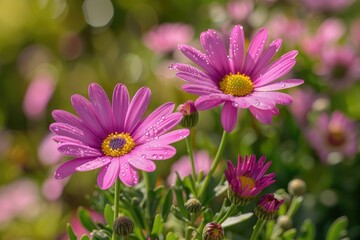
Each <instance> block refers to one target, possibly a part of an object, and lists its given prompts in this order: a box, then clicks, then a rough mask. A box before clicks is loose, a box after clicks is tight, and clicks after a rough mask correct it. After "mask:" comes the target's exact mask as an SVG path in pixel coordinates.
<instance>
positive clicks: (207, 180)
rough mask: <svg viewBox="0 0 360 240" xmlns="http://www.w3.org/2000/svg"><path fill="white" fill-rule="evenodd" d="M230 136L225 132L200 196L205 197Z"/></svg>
mask: <svg viewBox="0 0 360 240" xmlns="http://www.w3.org/2000/svg"><path fill="white" fill-rule="evenodd" d="M228 136H229V133H228V132H226V131H225V130H224V132H223V135H222V138H221V141H220V144H219V148H218V150H217V153H216V155H215V158H214V161H213V163H212V165H211V168H210V171H209V173H208V174H207V175H206V177H205V180H204V183H203V185H202V186H201V188H200V192H199V194H198V196H203V194H204V192H205V190H206V188H207V186H208V185H209V182H210V179H211V177H212V176H213V174H214V172H215V170H216V167H217V165H218V164H219V161H220V158H221V156H222V153H223V151H224V149H225V143H226V141H227V138H228Z"/></svg>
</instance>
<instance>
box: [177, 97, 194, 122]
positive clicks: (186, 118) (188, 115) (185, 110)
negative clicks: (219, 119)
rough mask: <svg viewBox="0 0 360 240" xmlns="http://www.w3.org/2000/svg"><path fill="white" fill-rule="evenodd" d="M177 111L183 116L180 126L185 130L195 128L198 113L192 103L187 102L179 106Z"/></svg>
mask: <svg viewBox="0 0 360 240" xmlns="http://www.w3.org/2000/svg"><path fill="white" fill-rule="evenodd" d="M177 110H178V111H179V112H180V113H181V114H182V115H183V118H182V120H181V122H180V125H181V126H183V127H186V128H192V127H195V126H196V124H197V122H198V121H199V113H198V111H197V109H196V107H195V104H194V102H193V101H191V100H189V101H187V102H185V103H184V104H180V105H179V107H178V108H177Z"/></svg>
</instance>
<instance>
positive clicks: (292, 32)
mask: <svg viewBox="0 0 360 240" xmlns="http://www.w3.org/2000/svg"><path fill="white" fill-rule="evenodd" d="M267 26H268V28H269V29H271V31H270V32H269V35H270V36H271V37H273V38H276V37H280V38H282V39H283V40H285V41H287V45H289V44H293V45H295V44H296V43H298V42H299V41H300V39H301V38H302V36H304V34H305V31H306V27H305V24H304V22H302V21H301V20H300V19H298V18H289V17H287V16H285V15H284V14H276V15H274V16H272V17H271V18H270V19H269V21H268V22H267Z"/></svg>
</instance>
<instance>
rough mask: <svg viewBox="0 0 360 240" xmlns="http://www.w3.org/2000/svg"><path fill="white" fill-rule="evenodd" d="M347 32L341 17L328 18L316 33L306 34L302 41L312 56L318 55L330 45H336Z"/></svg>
mask: <svg viewBox="0 0 360 240" xmlns="http://www.w3.org/2000/svg"><path fill="white" fill-rule="evenodd" d="M344 33H345V26H344V23H343V22H342V21H341V20H339V19H334V18H331V19H327V20H326V21H324V22H323V23H322V24H321V25H320V26H319V28H318V30H317V32H316V33H315V34H314V35H312V36H311V35H308V36H305V37H304V38H303V40H302V42H301V46H302V48H303V50H304V51H305V52H306V53H308V54H309V55H311V56H315V57H318V56H319V55H320V54H322V53H323V52H324V51H326V50H327V48H328V47H329V46H332V45H334V44H335V43H336V42H337V41H338V40H339V39H340V38H341V37H342V36H343V35H344Z"/></svg>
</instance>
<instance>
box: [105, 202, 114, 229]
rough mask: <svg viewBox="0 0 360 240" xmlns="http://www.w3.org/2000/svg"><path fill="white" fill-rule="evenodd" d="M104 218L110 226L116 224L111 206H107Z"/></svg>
mask: <svg viewBox="0 0 360 240" xmlns="http://www.w3.org/2000/svg"><path fill="white" fill-rule="evenodd" d="M104 217H105V220H106V222H107V223H108V225H109V226H112V225H113V223H114V211H113V209H112V207H111V205H110V204H106V205H105V209H104Z"/></svg>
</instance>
